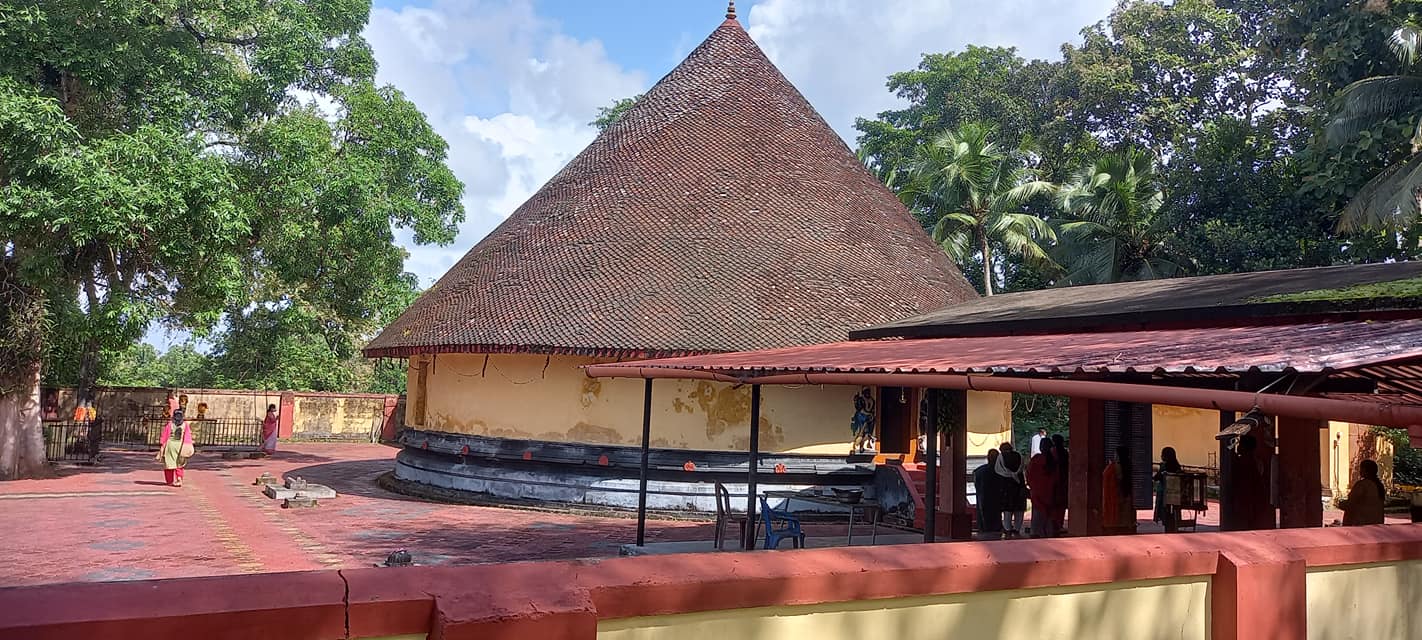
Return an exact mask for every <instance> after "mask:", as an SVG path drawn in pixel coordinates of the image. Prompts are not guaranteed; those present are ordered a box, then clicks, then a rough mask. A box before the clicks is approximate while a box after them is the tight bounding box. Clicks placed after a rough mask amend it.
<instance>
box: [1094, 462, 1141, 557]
mask: <svg viewBox="0 0 1422 640" xmlns="http://www.w3.org/2000/svg"><path fill="white" fill-rule="evenodd" d="M1101 520H1102V525H1103V527H1104V528H1105V531H1106V535H1108V536H1109V535H1117V534H1122V533H1135V532H1136V504H1135V497H1134V496H1133V495H1132V493H1131V452H1130V450H1129V449H1127V448H1126V447H1116V458H1115V459H1113V460H1111V462H1110V463H1109V464H1107V465H1106V470H1105V471H1103V472H1101Z"/></svg>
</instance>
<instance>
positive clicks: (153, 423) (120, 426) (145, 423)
mask: <svg viewBox="0 0 1422 640" xmlns="http://www.w3.org/2000/svg"><path fill="white" fill-rule="evenodd" d="M167 423H168V419H167V418H143V417H118V418H104V417H100V418H99V419H97V420H95V421H93V422H68V421H67V422H46V423H44V452H45V457H46V458H48V459H49V460H73V461H84V460H91V459H93V458H94V457H95V456H97V455H98V453H99V451H100V450H102V449H106V448H108V449H113V448H119V449H122V448H142V449H155V448H157V447H158V446H159V445H160V444H161V443H160V442H159V441H158V438H159V437H161V436H162V435H163V425H165V424H167ZM188 424H189V425H192V430H193V446H194V447H196V448H198V449H199V450H201V449H203V448H204V447H213V448H232V449H255V448H258V447H260V446H261V444H262V421H261V420H250V419H242V418H223V419H220V420H217V419H212V420H209V419H203V420H189V421H188Z"/></svg>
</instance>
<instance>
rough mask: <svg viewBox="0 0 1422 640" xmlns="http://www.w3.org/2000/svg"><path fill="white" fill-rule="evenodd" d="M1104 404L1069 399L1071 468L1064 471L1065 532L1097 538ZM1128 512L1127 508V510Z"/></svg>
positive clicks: (1080, 399) (1100, 525) (1103, 463)
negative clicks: (1065, 481) (1066, 484)
mask: <svg viewBox="0 0 1422 640" xmlns="http://www.w3.org/2000/svg"><path fill="white" fill-rule="evenodd" d="M1104 408H1105V403H1104V402H1102V401H1101V400H1087V399H1084V398H1072V399H1071V411H1070V413H1071V432H1070V434H1069V435H1070V436H1071V442H1069V443H1068V444H1067V449H1068V451H1070V453H1071V468H1070V469H1067V476H1068V477H1067V482H1068V483H1069V488H1070V489H1069V492H1068V496H1067V518H1068V520H1067V530H1068V531H1070V532H1071V533H1072V535H1078V536H1098V535H1101V533H1102V531H1103V529H1102V522H1101V517H1102V511H1101V510H1102V504H1101V474H1102V473H1103V472H1105V470H1106V441H1105V436H1106V417H1105V410H1104ZM1128 508H1131V507H1128Z"/></svg>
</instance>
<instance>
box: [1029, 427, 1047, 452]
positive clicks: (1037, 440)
mask: <svg viewBox="0 0 1422 640" xmlns="http://www.w3.org/2000/svg"><path fill="white" fill-rule="evenodd" d="M1046 437H1047V430H1046V429H1045V428H1043V427H1038V428H1037V433H1034V434H1032V446H1031V447H1030V448H1029V449H1027V455H1029V456H1035V455H1037V454H1039V453H1041V452H1042V439H1043V438H1046Z"/></svg>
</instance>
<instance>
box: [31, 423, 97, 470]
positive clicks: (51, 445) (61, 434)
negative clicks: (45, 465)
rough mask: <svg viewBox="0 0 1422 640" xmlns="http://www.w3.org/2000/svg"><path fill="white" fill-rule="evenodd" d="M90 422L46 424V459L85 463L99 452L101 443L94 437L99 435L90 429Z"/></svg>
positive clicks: (44, 427) (44, 425)
mask: <svg viewBox="0 0 1422 640" xmlns="http://www.w3.org/2000/svg"><path fill="white" fill-rule="evenodd" d="M91 426H92V425H90V424H89V423H88V422H46V423H44V424H43V430H44V457H45V459H46V460H51V461H59V460H72V461H85V460H90V459H92V458H93V457H94V456H95V455H97V454H98V452H99V443H98V442H97V441H96V440H95V439H94V438H93V437H92V436H95V435H98V432H97V431H96V430H92V429H90V427H91Z"/></svg>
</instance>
